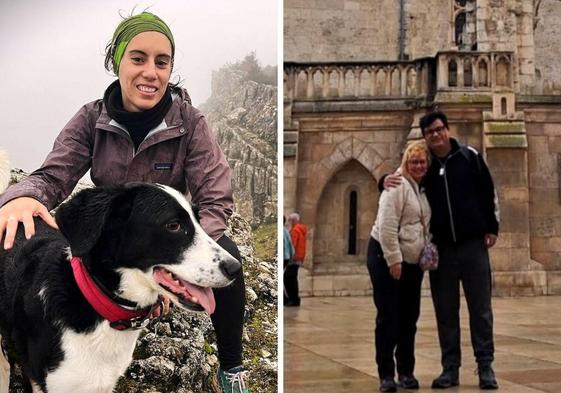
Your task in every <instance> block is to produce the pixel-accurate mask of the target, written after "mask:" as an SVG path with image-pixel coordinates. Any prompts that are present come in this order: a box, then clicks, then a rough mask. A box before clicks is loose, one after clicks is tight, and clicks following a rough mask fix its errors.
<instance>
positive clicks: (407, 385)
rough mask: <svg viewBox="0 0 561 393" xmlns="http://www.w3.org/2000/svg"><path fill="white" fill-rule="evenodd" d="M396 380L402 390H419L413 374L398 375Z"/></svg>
mask: <svg viewBox="0 0 561 393" xmlns="http://www.w3.org/2000/svg"><path fill="white" fill-rule="evenodd" d="M397 379H398V385H399V387H401V388H403V389H419V381H417V378H415V376H414V375H413V374H407V375H400V376H399V377H398V378H397Z"/></svg>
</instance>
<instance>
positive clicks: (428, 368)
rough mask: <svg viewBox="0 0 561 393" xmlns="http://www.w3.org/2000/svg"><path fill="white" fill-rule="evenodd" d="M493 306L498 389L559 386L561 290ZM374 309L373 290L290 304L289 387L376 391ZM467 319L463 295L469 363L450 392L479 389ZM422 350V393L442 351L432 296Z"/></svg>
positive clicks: (423, 321)
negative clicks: (367, 294) (362, 294)
mask: <svg viewBox="0 0 561 393" xmlns="http://www.w3.org/2000/svg"><path fill="white" fill-rule="evenodd" d="M493 307H494V317H495V349H496V353H495V358H496V360H495V371H496V374H497V379H498V382H499V387H500V390H499V392H508V393H531V392H555V393H557V392H561V296H549V297H519V298H512V297H511V298H494V299H493ZM374 316H375V309H374V306H373V303H372V299H371V298H370V297H314V298H303V299H302V306H301V307H300V308H287V307H285V308H284V392H285V393H308V392H310V393H311V392H322V393H347V392H348V393H351V392H352V393H366V392H368V393H372V392H377V391H378V385H379V381H378V379H377V373H376V366H375V362H374V330H373V329H374ZM468 326H469V321H468V317H467V307H466V304H465V302H464V301H462V350H463V367H462V368H461V370H460V386H459V387H458V388H453V389H448V390H446V391H449V392H462V393H469V392H479V391H480V390H479V388H478V387H477V375H475V373H474V370H475V369H476V365H475V361H474V359H473V352H472V349H471V344H470V336H469V328H468ZM416 355H417V366H416V376H417V378H418V379H419V381H420V383H421V389H420V390H419V392H421V393H422V392H434V390H431V389H430V383H431V381H432V379H433V378H434V377H436V376H437V375H438V374H439V373H440V350H439V347H438V338H437V333H436V325H435V319H434V311H433V307H432V303H431V299H430V298H429V297H423V298H422V310H421V318H420V321H419V324H418V332H417V353H416ZM401 391H405V390H401Z"/></svg>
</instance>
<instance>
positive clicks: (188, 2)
mask: <svg viewBox="0 0 561 393" xmlns="http://www.w3.org/2000/svg"><path fill="white" fill-rule="evenodd" d="M135 5H136V6H137V7H136V12H135V13H138V12H139V11H142V10H144V9H145V8H147V7H150V8H149V11H150V12H152V13H154V14H156V15H158V16H160V17H161V18H162V19H163V20H164V21H165V22H166V23H167V24H168V25H169V26H170V28H171V31H172V33H173V35H174V39H175V44H176V50H175V64H174V73H173V74H172V80H175V78H174V77H175V76H176V75H179V76H180V77H181V78H182V79H183V80H184V82H183V87H185V88H187V90H188V92H189V94H190V95H191V98H192V100H193V104H194V105H195V106H197V105H199V104H201V103H203V102H205V101H206V99H207V98H208V97H209V95H210V82H211V73H212V71H213V70H216V69H218V68H220V67H221V66H222V65H224V64H226V63H228V62H229V63H232V62H235V61H236V60H240V59H243V57H244V56H245V55H246V54H248V53H249V52H250V51H256V53H257V58H258V59H259V61H260V63H261V64H262V65H273V64H276V63H277V52H276V51H277V15H276V12H277V8H276V7H277V6H276V1H275V0H236V1H231V0H230V1H229V0H207V1H202V0H160V1H158V0H153V1H152V2H150V3H147V2H142V1H138V0H111V1H110V0H98V1H94V0H86V1H71V0H57V1H39V0H18V1H14V0H12V1H10V0H0V75H1V79H2V85H3V89H2V94H0V148H2V149H5V150H7V151H8V154H9V155H10V160H11V163H12V167H18V168H22V169H24V170H26V171H31V170H34V169H36V168H37V167H39V165H40V164H41V163H42V162H43V160H44V158H45V156H46V155H47V153H48V152H49V151H50V149H51V147H52V144H53V141H54V139H55V137H56V136H57V135H58V133H59V132H60V130H61V129H62V127H64V125H65V124H66V123H67V122H68V121H69V120H70V119H71V117H72V116H73V115H74V114H75V113H76V112H77V111H78V110H79V109H80V107H81V106H82V105H84V104H85V103H87V102H90V101H93V100H95V99H98V98H101V97H102V96H103V92H104V91H105V88H106V87H107V86H108V85H109V84H110V83H111V82H112V81H113V80H115V79H116V77H115V76H113V75H111V74H109V73H108V72H107V71H106V70H105V68H104V49H105V45H106V44H107V42H108V41H109V40H110V38H111V36H112V34H113V31H114V29H115V27H116V26H117V25H118V24H119V22H120V21H121V17H120V16H119V11H121V13H122V14H123V15H125V14H126V15H129V14H130V12H131V11H132V10H133V8H134V7H135Z"/></svg>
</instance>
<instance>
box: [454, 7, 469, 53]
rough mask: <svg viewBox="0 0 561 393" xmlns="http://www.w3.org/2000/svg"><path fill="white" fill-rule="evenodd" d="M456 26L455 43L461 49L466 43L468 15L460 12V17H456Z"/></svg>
mask: <svg viewBox="0 0 561 393" xmlns="http://www.w3.org/2000/svg"><path fill="white" fill-rule="evenodd" d="M454 26H455V35H454V38H455V42H456V45H457V46H458V47H461V46H462V45H463V44H465V42H464V35H465V30H466V13H465V12H460V13H459V14H458V16H456V20H455V22H454Z"/></svg>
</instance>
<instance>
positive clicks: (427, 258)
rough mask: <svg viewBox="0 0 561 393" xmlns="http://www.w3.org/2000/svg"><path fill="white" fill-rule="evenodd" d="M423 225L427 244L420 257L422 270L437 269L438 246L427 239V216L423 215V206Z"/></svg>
mask: <svg viewBox="0 0 561 393" xmlns="http://www.w3.org/2000/svg"><path fill="white" fill-rule="evenodd" d="M421 225H422V226H423V237H424V239H425V245H424V247H423V249H422V251H421V256H420V258H419V267H420V268H421V270H422V271H427V270H436V269H437V268H438V248H436V245H435V244H434V243H433V242H431V241H427V239H428V236H427V227H426V226H425V217H424V215H423V209H422V208H421Z"/></svg>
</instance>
